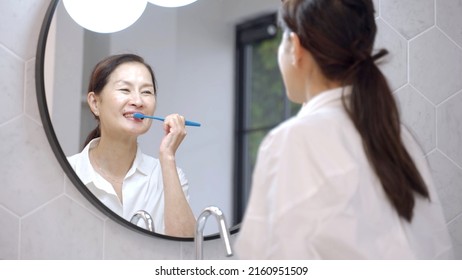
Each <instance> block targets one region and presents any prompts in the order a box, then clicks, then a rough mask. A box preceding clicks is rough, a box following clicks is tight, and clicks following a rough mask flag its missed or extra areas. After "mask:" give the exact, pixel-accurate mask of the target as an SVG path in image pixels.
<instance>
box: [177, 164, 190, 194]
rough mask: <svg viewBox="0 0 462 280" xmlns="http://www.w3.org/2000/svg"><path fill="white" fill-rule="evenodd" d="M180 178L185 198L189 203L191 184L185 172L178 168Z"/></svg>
mask: <svg viewBox="0 0 462 280" xmlns="http://www.w3.org/2000/svg"><path fill="white" fill-rule="evenodd" d="M177 172H178V178H180V184H181V188H182V189H183V193H184V196H185V197H186V200H187V201H188V202H189V182H188V179H187V178H186V174H185V173H184V172H183V170H182V169H181V168H178V167H177Z"/></svg>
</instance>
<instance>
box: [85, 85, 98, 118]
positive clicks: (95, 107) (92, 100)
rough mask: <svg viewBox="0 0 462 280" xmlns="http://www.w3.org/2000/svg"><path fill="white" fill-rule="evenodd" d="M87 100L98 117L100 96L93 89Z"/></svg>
mask: <svg viewBox="0 0 462 280" xmlns="http://www.w3.org/2000/svg"><path fill="white" fill-rule="evenodd" d="M87 102H88V106H89V107H90V110H91V111H92V112H93V114H94V115H95V116H97V117H99V109H98V106H99V101H98V97H97V96H96V94H95V93H94V92H93V91H91V92H89V93H88V94H87Z"/></svg>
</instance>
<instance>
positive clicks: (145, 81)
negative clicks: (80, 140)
mask: <svg viewBox="0 0 462 280" xmlns="http://www.w3.org/2000/svg"><path fill="white" fill-rule="evenodd" d="M88 100H89V103H90V107H91V108H92V111H93V113H95V114H96V115H97V116H98V117H99V120H100V127H101V135H102V136H103V135H116V136H118V137H123V135H126V136H129V137H130V136H135V137H137V136H139V135H141V134H143V133H145V132H146V131H148V129H149V128H150V126H151V122H152V121H151V120H149V119H143V120H141V119H136V118H133V114H134V113H137V112H138V113H142V114H145V115H153V114H154V111H155V108H156V92H155V89H154V84H153V81H152V78H151V74H150V72H149V70H148V69H147V68H146V67H145V66H144V65H143V64H141V63H138V62H127V63H123V64H121V65H119V66H118V67H117V68H116V69H115V70H114V71H113V72H112V73H111V75H110V76H109V79H108V82H107V84H106V85H105V86H104V88H103V90H102V91H101V93H100V94H99V95H96V94H94V93H89V99H88Z"/></svg>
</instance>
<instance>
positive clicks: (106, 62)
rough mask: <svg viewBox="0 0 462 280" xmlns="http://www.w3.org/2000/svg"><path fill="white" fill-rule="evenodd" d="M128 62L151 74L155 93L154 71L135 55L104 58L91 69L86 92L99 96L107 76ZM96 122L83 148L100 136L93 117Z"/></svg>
mask: <svg viewBox="0 0 462 280" xmlns="http://www.w3.org/2000/svg"><path fill="white" fill-rule="evenodd" d="M128 62H138V63H141V64H143V65H144V66H145V67H146V68H147V69H148V70H149V73H150V74H151V78H152V82H153V85H154V92H155V93H156V92H157V83H156V79H155V76H154V71H153V70H152V68H151V66H150V65H149V64H147V63H146V62H145V61H144V59H143V58H142V57H140V56H138V55H135V54H117V55H112V56H108V57H106V58H104V59H103V60H101V61H100V62H98V64H96V66H95V67H94V68H93V71H92V72H91V75H90V82H89V84H88V91H87V92H94V93H95V94H96V95H99V94H100V93H101V91H102V90H103V88H104V87H105V86H106V84H107V83H108V81H109V76H111V74H112V72H114V70H115V69H116V68H117V67H119V66H120V65H122V64H124V63H128ZM95 118H96V120H97V121H98V126H97V127H96V128H95V129H93V130H92V131H91V132H90V134H88V136H87V139H86V140H85V143H84V145H83V146H84V147H85V146H86V145H87V144H88V143H90V141H91V140H93V139H95V138H98V137H100V136H101V130H100V127H99V118H98V117H97V116H96V115H95Z"/></svg>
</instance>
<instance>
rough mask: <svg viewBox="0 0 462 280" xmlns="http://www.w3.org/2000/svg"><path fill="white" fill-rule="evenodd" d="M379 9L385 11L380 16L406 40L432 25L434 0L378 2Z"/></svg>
mask: <svg viewBox="0 0 462 280" xmlns="http://www.w3.org/2000/svg"><path fill="white" fill-rule="evenodd" d="M380 8H381V10H382V11H386V12H383V13H381V14H380V16H381V17H382V18H383V19H384V20H385V21H386V22H388V23H389V24H390V25H391V26H393V27H394V28H395V29H396V30H398V32H399V33H400V34H401V35H403V36H404V37H405V38H406V39H411V38H413V37H414V36H416V35H418V34H419V33H421V32H423V31H425V30H427V29H428V28H430V27H431V26H433V25H434V11H435V1H434V0H419V1H402V0H385V1H380Z"/></svg>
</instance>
